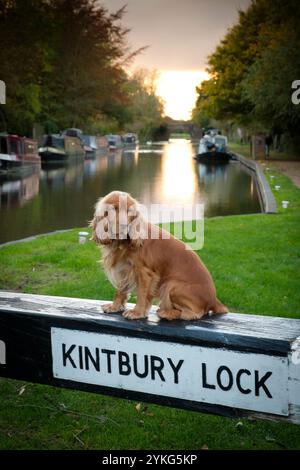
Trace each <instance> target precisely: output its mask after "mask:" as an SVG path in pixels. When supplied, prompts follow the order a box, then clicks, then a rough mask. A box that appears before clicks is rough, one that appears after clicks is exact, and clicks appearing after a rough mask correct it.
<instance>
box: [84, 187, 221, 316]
mask: <svg viewBox="0 0 300 470" xmlns="http://www.w3.org/2000/svg"><path fill="white" fill-rule="evenodd" d="M90 226H91V227H92V229H93V235H92V240H94V241H95V242H96V243H97V244H99V245H101V247H102V250H103V265H104V269H105V272H106V274H107V277H108V279H109V280H110V282H111V283H112V284H113V286H114V287H115V288H116V294H115V297H114V300H113V302H112V303H110V304H107V305H104V306H103V310H104V312H107V313H108V312H123V316H124V317H126V318H129V319H132V320H133V319H138V318H143V317H146V316H147V315H148V312H149V310H150V308H151V305H152V301H153V299H154V298H159V300H160V304H159V308H158V310H157V315H158V316H159V317H161V318H165V319H167V320H175V319H182V320H196V319H200V318H202V317H203V316H204V315H206V314H207V313H227V312H228V309H227V307H225V306H224V305H223V304H222V303H221V302H220V301H219V300H218V299H217V297H216V289H215V286H214V282H213V280H212V277H211V275H210V273H209V272H208V270H207V268H206V267H205V266H204V264H203V263H202V262H201V261H200V259H199V257H198V256H197V255H196V254H195V253H194V252H193V251H191V250H188V249H186V245H185V244H184V243H183V242H182V241H180V240H178V239H176V238H174V237H173V236H172V235H170V234H169V232H166V231H164V230H163V229H161V228H159V227H158V226H156V225H153V224H151V223H149V222H148V221H147V220H145V218H144V217H143V216H142V214H141V212H140V209H139V203H138V202H137V201H136V200H135V199H133V197H131V196H130V194H128V193H123V192H121V191H113V192H111V193H109V194H108V195H107V196H105V197H104V198H102V199H100V200H99V201H98V202H97V204H96V208H95V213H94V218H93V220H92V221H91V223H90ZM132 291H136V293H137V302H136V305H135V307H134V308H133V309H132V310H127V309H126V301H127V300H128V297H129V294H130V293H131V292H132Z"/></svg>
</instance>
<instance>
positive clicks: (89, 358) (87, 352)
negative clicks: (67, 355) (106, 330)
mask: <svg viewBox="0 0 300 470" xmlns="http://www.w3.org/2000/svg"><path fill="white" fill-rule="evenodd" d="M95 356H96V357H94V356H93V355H92V353H91V351H90V350H89V348H88V347H87V346H85V347H84V360H85V368H86V370H89V369H90V367H89V363H90V362H91V363H92V364H93V366H94V369H96V371H97V372H99V371H100V356H99V348H95Z"/></svg>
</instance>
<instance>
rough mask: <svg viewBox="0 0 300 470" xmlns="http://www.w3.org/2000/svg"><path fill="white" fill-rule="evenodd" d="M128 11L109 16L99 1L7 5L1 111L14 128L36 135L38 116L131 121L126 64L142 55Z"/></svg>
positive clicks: (73, 121) (0, 24) (68, 121)
mask: <svg viewBox="0 0 300 470" xmlns="http://www.w3.org/2000/svg"><path fill="white" fill-rule="evenodd" d="M124 12H125V8H122V9H120V10H119V11H117V12H116V13H114V14H109V13H108V12H107V10H106V9H105V8H104V7H103V6H101V5H100V4H99V2H97V1H96V0H3V1H2V2H1V3H0V43H1V49H0V77H1V79H2V80H4V81H5V82H6V84H7V104H6V105H5V106H2V108H1V109H2V112H3V113H4V115H5V118H6V121H7V129H8V130H9V131H11V132H18V133H22V134H23V133H27V134H30V133H31V129H32V125H33V123H34V122H35V121H39V122H41V123H42V124H44V125H46V127H47V128H48V129H62V128H65V127H70V126H76V127H83V128H85V127H86V123H87V122H90V121H93V122H94V121H97V120H99V119H100V118H101V117H103V116H104V118H105V119H106V120H107V121H111V122H114V121H116V122H117V123H118V125H119V126H121V127H122V126H123V125H124V123H125V122H126V119H127V114H126V106H127V105H128V103H129V100H130V97H129V95H128V93H127V81H128V78H127V74H126V73H125V70H124V66H125V65H126V64H127V63H128V61H129V60H131V59H132V58H133V57H134V56H135V55H136V54H137V53H138V52H139V51H134V52H131V51H130V50H129V48H128V45H127V34H128V29H126V28H124V27H123V26H122V24H121V20H122V17H123V14H124Z"/></svg>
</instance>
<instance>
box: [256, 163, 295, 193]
mask: <svg viewBox="0 0 300 470" xmlns="http://www.w3.org/2000/svg"><path fill="white" fill-rule="evenodd" d="M262 165H263V166H264V167H265V168H266V167H267V168H274V169H276V170H279V171H281V172H282V173H283V174H285V175H286V176H288V177H289V178H290V179H291V180H292V181H293V183H294V185H295V186H297V188H300V161H299V162H295V161H290V162H285V161H277V162H276V161H271V160H270V161H268V162H263V163H262Z"/></svg>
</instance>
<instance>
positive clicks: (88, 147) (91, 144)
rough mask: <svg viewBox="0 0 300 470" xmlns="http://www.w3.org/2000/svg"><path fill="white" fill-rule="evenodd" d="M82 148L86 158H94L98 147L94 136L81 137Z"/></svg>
mask: <svg viewBox="0 0 300 470" xmlns="http://www.w3.org/2000/svg"><path fill="white" fill-rule="evenodd" d="M81 140H82V142H83V148H84V151H85V156H86V158H93V157H96V154H97V150H98V146H97V142H96V137H95V136H94V135H82V136H81Z"/></svg>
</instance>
